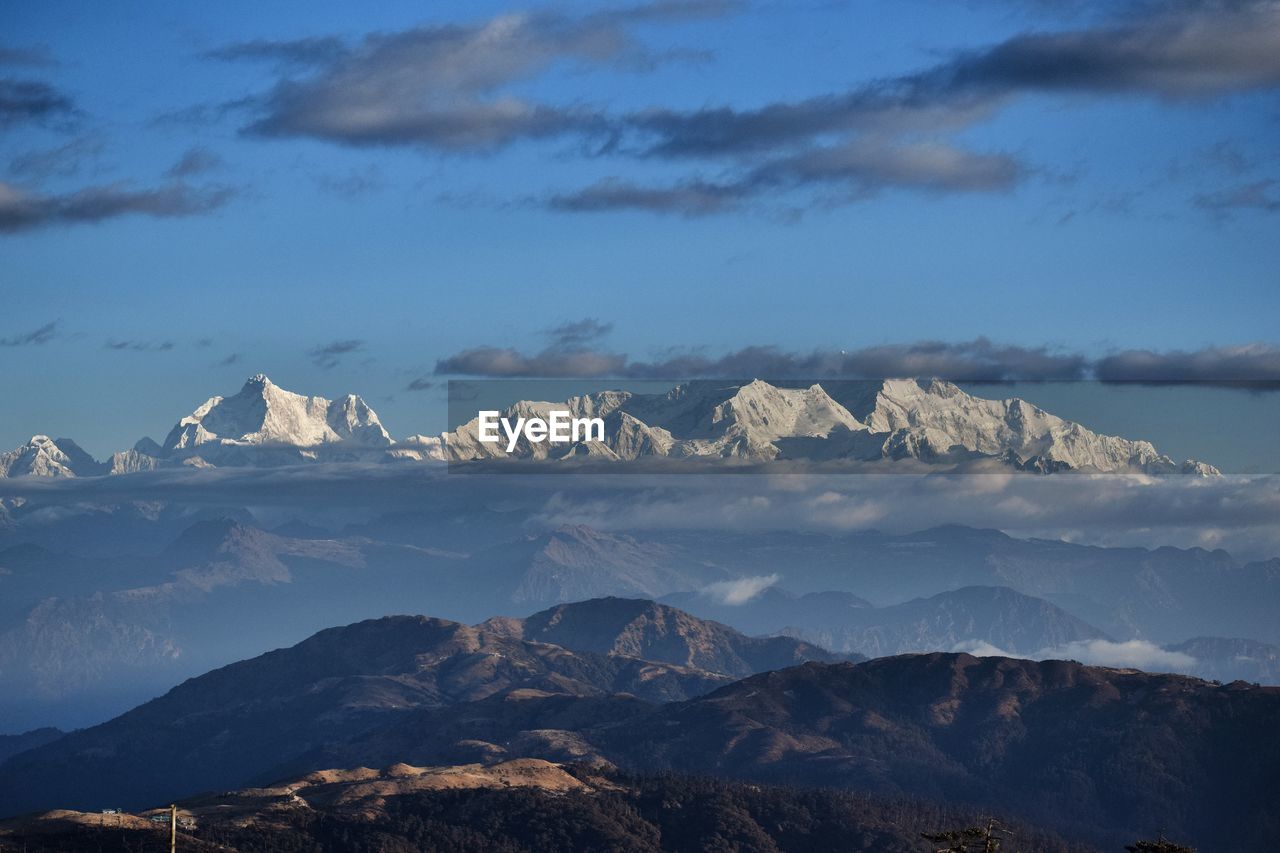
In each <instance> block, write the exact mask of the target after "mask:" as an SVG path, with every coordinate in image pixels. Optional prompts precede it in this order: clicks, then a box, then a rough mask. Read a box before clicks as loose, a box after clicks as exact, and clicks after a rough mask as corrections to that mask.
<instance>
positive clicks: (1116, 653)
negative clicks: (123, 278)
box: [952, 640, 1196, 673]
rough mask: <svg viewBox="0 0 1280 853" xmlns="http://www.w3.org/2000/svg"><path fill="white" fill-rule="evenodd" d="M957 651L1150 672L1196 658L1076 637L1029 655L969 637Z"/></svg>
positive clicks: (1186, 668) (1180, 667)
mask: <svg viewBox="0 0 1280 853" xmlns="http://www.w3.org/2000/svg"><path fill="white" fill-rule="evenodd" d="M952 651H954V652H968V653H969V654H971V655H977V656H978V657H1008V658H1027V659H1028V660H1075V661H1080V663H1084V664H1089V665H1090V666H1111V667H1119V668H1122V669H1141V670H1146V671H1148V672H1182V673H1188V672H1190V671H1191V669H1192V668H1193V667H1194V666H1195V665H1196V659H1195V658H1193V657H1192V656H1191V655H1188V654H1183V653H1182V652H1171V651H1169V650H1167V649H1163V648H1161V647H1160V646H1157V645H1156V644H1155V643H1152V642H1150V641H1149V640H1125V641H1124V642H1121V643H1117V642H1113V641H1112V640H1076V641H1075V642H1071V643H1065V644H1063V645H1060V646H1050V647H1048V648H1044V649H1041V650H1040V651H1038V652H1036V653H1034V654H1030V655H1020V654H1015V653H1014V652H1010V651H1008V650H1006V649H1002V648H1000V647H999V646H995V645H992V644H991V643H988V642H986V641H984V640H966V641H965V642H962V643H957V644H956V645H955V646H954V647H953V648H952Z"/></svg>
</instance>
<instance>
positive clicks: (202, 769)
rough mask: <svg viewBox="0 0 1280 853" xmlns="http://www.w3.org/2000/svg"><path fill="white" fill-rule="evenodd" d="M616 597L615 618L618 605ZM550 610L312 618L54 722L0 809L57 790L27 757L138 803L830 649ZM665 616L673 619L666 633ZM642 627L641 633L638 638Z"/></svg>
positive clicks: (714, 682) (670, 690) (682, 623)
mask: <svg viewBox="0 0 1280 853" xmlns="http://www.w3.org/2000/svg"><path fill="white" fill-rule="evenodd" d="M621 611H625V612H626V613H627V614H628V617H627V618H621V619H620V618H619V614H620V612H621ZM566 615H567V618H566ZM558 622H568V623H571V624H572V625H573V626H575V630H574V636H572V637H559V638H558V639H559V640H560V642H558V643H556V644H553V643H551V642H549V641H547V640H546V639H545V637H544V638H542V639H538V638H536V637H532V636H531V637H529V638H522V636H521V635H522V634H523V633H524V632H523V630H522V628H523V626H524V624H525V623H522V622H519V621H515V620H494V621H491V622H487V623H484V624H481V625H479V626H475V627H470V626H467V625H463V624H460V623H457V622H452V621H449V620H442V619H429V618H426V617H407V616H406V617H386V618H382V619H376V620H370V621H365V622H360V623H357V624H355V625H351V626H348V627H346V628H338V629H331V630H327V631H322V632H320V633H319V634H316V635H315V636H313V637H311V638H310V639H308V640H306V641H304V642H302V643H300V644H298V645H296V646H293V647H291V648H288V649H284V650H279V651H274V652H269V653H267V654H265V655H261V656H259V657H256V658H253V659H251V660H248V661H243V662H241V663H237V664H233V665H231V666H227V667H223V668H221V669H218V670H215V671H213V672H211V673H208V674H206V675H203V676H200V677H199V678H195V679H192V680H189V681H187V682H185V683H183V684H182V685H180V686H178V687H176V688H174V689H173V690H171V691H170V692H169V693H167V694H166V695H164V696H163V697H161V698H159V699H156V700H153V701H151V702H148V703H146V704H144V705H142V706H140V707H139V708H137V709H135V710H133V711H130V712H128V713H127V714H125V715H123V716H121V717H118V718H116V719H115V720H112V721H110V722H108V723H104V724H103V725H100V726H95V727H93V728H90V729H86V730H83V731H79V732H75V733H73V734H70V735H67V736H66V737H64V738H62V739H60V740H58V741H57V742H56V743H54V744H51V745H50V746H49V747H47V749H49V750H52V752H51V753H43V754H41V755H44V756H46V757H41V755H37V754H36V752H35V751H28V752H27V753H24V756H26V758H24V760H27V759H29V760H30V761H31V762H32V763H31V764H29V765H28V768H29V769H28V770H26V771H23V772H22V775H23V777H24V778H25V779H26V782H25V783H24V785H23V786H22V787H24V788H26V789H27V790H28V791H30V792H32V793H31V796H28V795H27V794H23V793H21V791H19V790H17V789H16V788H15V789H12V790H5V791H3V793H0V801H3V802H6V803H9V804H10V805H8V806H6V807H5V809H0V811H3V810H8V811H18V810H23V809H26V808H35V807H39V806H41V805H50V806H51V805H54V804H55V803H53V802H52V801H50V800H48V799H47V797H48V796H50V794H48V792H51V791H53V790H54V789H55V788H57V789H58V790H59V791H61V790H62V789H61V788H60V787H59V786H61V785H62V781H61V780H62V779H63V776H62V774H63V772H64V771H61V770H47V772H46V770H41V769H39V768H46V769H47V768H51V767H54V766H55V764H56V763H57V762H54V764H50V763H49V761H48V760H47V756H49V755H60V756H62V757H63V758H61V759H58V761H64V760H65V761H68V762H74V763H83V767H84V770H85V773H84V774H83V776H82V779H81V782H79V783H76V784H77V785H79V786H80V787H78V788H76V789H75V792H72V791H70V790H68V791H67V794H68V795H72V794H73V799H74V802H70V801H68V802H67V803H63V804H64V805H82V806H83V805H86V804H91V803H92V802H93V800H94V798H96V797H100V796H106V795H107V794H109V793H111V792H113V791H114V792H115V793H116V795H117V796H119V797H122V798H126V799H129V800H130V801H139V800H145V799H146V798H147V797H149V796H162V795H163V794H162V790H161V788H159V787H157V786H163V785H173V784H178V787H180V788H181V789H182V791H184V792H187V793H194V792H196V791H199V790H204V789H206V788H214V787H233V786H236V785H240V784H244V783H245V782H246V781H247V780H250V779H258V778H259V777H260V776H261V777H262V779H261V781H269V779H270V778H271V774H272V773H273V772H277V769H278V768H285V767H289V766H291V765H292V763H293V762H296V761H299V760H303V759H304V758H305V756H307V755H308V754H310V753H316V754H321V752H322V751H323V750H324V748H325V747H326V745H327V744H330V743H336V744H339V745H344V744H346V743H348V742H349V741H352V740H353V739H355V738H357V737H360V736H368V733H369V732H370V731H371V730H375V729H378V728H385V727H386V726H392V725H399V724H400V723H403V722H404V720H405V718H406V715H408V714H410V713H411V712H412V711H414V710H422V709H428V710H429V709H439V708H444V707H448V706H453V705H457V704H459V703H464V702H477V701H479V700H482V699H485V698H487V697H507V698H510V697H513V696H514V697H517V698H518V697H520V696H523V695H534V696H538V695H542V694H561V695H569V696H582V697H595V698H602V697H612V696H615V695H617V694H626V696H628V697H635V698H626V699H623V700H621V701H622V705H623V707H627V708H629V707H631V706H632V705H634V704H635V703H636V702H637V701H640V700H647V701H654V702H657V701H670V700H673V699H682V698H687V697H690V696H693V695H697V694H700V693H704V692H707V691H708V690H711V689H713V688H715V687H718V686H720V685H722V684H724V683H726V682H727V681H729V680H731V678H732V677H734V676H738V675H743V674H747V673H751V672H761V671H764V670H765V669H768V668H771V667H774V666H778V665H783V664H790V663H794V662H798V661H804V660H812V659H817V660H834V659H837V657H838V656H836V655H833V654H831V653H829V652H826V651H824V650H822V649H818V648H815V647H813V646H810V645H808V644H806V643H803V642H801V641H799V640H794V639H791V638H787V637H777V638H771V639H768V640H753V639H751V638H749V637H745V636H742V635H741V634H738V633H737V632H736V631H733V630H732V629H729V628H727V627H725V626H723V625H717V624H714V623H704V622H701V621H700V620H697V619H694V618H693V617H691V616H688V615H687V614H683V613H680V612H679V611H676V610H675V609H674V608H669V607H664V606H662V605H656V604H653V603H652V602H627V601H619V600H614V599H602V600H598V601H593V602H584V603H581V604H577V605H573V606H572V607H571V608H570V609H569V612H568V614H566V611H565V609H559V610H557V611H556V612H554V613H542V614H535V615H534V616H532V617H530V619H529V620H527V624H528V625H529V630H530V633H531V634H535V635H536V634H539V628H538V627H537V626H544V627H545V626H548V625H551V624H554V623H558ZM640 626H644V630H640ZM665 626H670V627H671V628H673V629H676V630H674V631H670V632H666V631H664V630H663V628H664V627H665ZM641 634H643V635H644V636H645V637H646V638H647V641H646V642H642V643H641V644H639V645H636V644H635V642H634V641H635V640H636V638H637V637H638V636H639V635H641ZM627 649H633V650H634V651H635V652H642V653H643V655H644V656H643V657H641V656H640V655H639V654H631V653H627V652H626V650H627ZM434 728H436V729H441V730H444V729H446V728H447V727H445V726H442V725H436V726H435V727H434ZM228 737H230V738H233V739H234V738H244V739H247V740H246V742H252V743H253V744H254V747H253V748H252V749H251V750H247V751H243V752H242V751H238V750H228V749H227V748H226V743H227V738H228ZM459 739H461V738H459ZM160 743H164V744H167V746H166V747H165V749H166V750H167V751H168V754H169V757H168V758H165V759H162V760H163V761H164V762H166V764H165V765H164V768H163V769H162V768H159V767H153V768H152V770H151V771H147V770H146V767H147V762H148V761H150V760H152V759H150V758H145V757H144V754H143V753H144V752H146V751H147V750H150V749H151V748H152V747H151V746H147V747H146V749H145V750H143V751H142V752H140V751H139V749H140V748H141V747H142V746H143V745H147V744H151V745H155V744H160ZM453 743H454V741H452V740H451V741H449V742H448V743H447V744H445V745H447V746H452V745H453ZM107 744H110V745H111V746H110V747H107V746H105V745H107ZM33 756H34V757H33ZM156 758H158V757H156ZM16 760H17V759H16V758H15V761H16ZM131 768H132V769H131ZM126 779H135V780H136V781H135V782H133V783H129V784H136V785H137V786H138V787H137V788H136V790H135V789H134V788H130V787H129V786H128V784H126V782H125V781H124V780H126ZM42 780H43V781H42ZM148 786H150V787H148ZM41 791H45V792H46V793H45V794H41V793H40V792H41ZM10 798H13V799H12V800H11V799H10Z"/></svg>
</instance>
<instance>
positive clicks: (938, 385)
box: [0, 374, 1218, 476]
mask: <svg viewBox="0 0 1280 853" xmlns="http://www.w3.org/2000/svg"><path fill="white" fill-rule="evenodd" d="M827 384H829V385H831V387H832V388H833V389H834V391H835V394H834V395H833V394H831V393H828V391H827V390H826V389H825V388H824V386H823V385H822V384H818V383H815V384H812V385H810V386H808V387H791V386H792V385H794V383H786V382H779V383H776V384H771V383H769V382H766V381H764V380H761V379H755V380H753V381H751V382H747V383H741V382H737V383H734V382H725V381H712V380H701V381H696V382H690V383H686V384H684V385H679V386H677V387H676V388H674V389H672V390H671V391H669V392H667V393H666V394H633V393H631V392H627V391H616V390H612V391H602V392H597V393H593V394H587V395H583V396H579V397H573V398H570V399H569V400H566V401H564V402H556V403H553V402H546V401H530V400H525V401H520V402H517V403H514V404H512V405H511V406H509V407H508V408H507V409H506V410H504V411H503V412H502V416H503V417H507V418H512V419H514V418H517V417H541V418H546V417H548V414H549V412H550V411H551V410H552V409H559V410H566V411H569V412H571V413H572V415H573V416H574V417H588V418H595V417H599V418H602V419H603V421H604V424H605V437H604V440H603V441H598V440H592V441H582V442H578V443H575V444H562V445H552V444H549V443H546V442H542V443H531V442H529V441H528V440H527V439H524V438H522V439H520V441H519V443H518V444H517V447H516V449H515V451H514V453H513V454H511V455H512V456H514V457H516V458H525V459H551V458H560V459H569V458H578V457H590V458H603V459H608V460H615V461H626V460H630V461H634V460H638V459H642V458H650V457H669V458H676V459H733V460H740V461H747V462H768V461H772V460H775V459H793V460H806V461H831V460H845V461H851V462H873V461H877V460H904V459H911V460H915V461H917V462H923V463H944V464H954V463H960V462H968V461H973V460H991V461H994V462H997V463H999V464H1001V465H1005V466H1008V467H1010V468H1013V469H1015V470H1020V471H1035V472H1040V473H1051V472H1055V471H1064V470H1082V471H1099V472H1139V473H1145V474H1174V473H1183V474H1197V475H1205V476H1207V475H1215V474H1217V473H1218V471H1217V469H1216V468H1214V467H1213V466H1211V465H1208V464H1206V463H1203V462H1198V461H1195V460H1186V461H1185V462H1183V463H1181V464H1178V463H1175V462H1174V461H1173V460H1172V459H1170V458H1168V457H1167V456H1163V455H1161V454H1160V453H1159V452H1158V451H1157V450H1156V449H1155V447H1153V446H1152V445H1151V443H1150V442H1147V441H1133V440H1129V439H1124V438H1119V437H1116V436H1106V435H1099V434H1098V433H1095V432H1092V431H1091V430H1089V429H1087V428H1085V427H1084V426H1082V425H1080V424H1077V423H1073V422H1071V421H1066V420H1063V419H1062V418H1059V417H1057V416H1055V415H1052V414H1049V413H1048V412H1045V411H1044V410H1042V409H1040V408H1038V407H1036V406H1034V405H1032V404H1030V403H1028V402H1026V401H1025V400H1021V399H1018V398H1011V399H1006V400H987V399H983V398H980V397H975V396H972V395H970V394H967V393H965V392H964V391H962V390H961V389H960V388H958V387H957V386H956V385H954V384H952V383H950V382H944V381H941V380H936V379H934V380H927V381H917V380H914V379H886V380H876V381H870V380H868V381H861V382H858V381H850V380H840V381H832V382H828V383H827ZM507 456H508V454H507V453H506V450H505V445H504V444H492V443H486V442H482V441H480V440H479V435H478V419H472V420H471V421H470V422H468V423H466V424H463V425H462V426H460V427H459V428H457V429H456V430H453V431H451V432H447V433H444V434H443V435H440V436H424V435H411V436H409V437H408V438H406V439H404V440H403V441H400V442H394V441H393V440H392V438H391V436H390V434H389V433H388V432H387V430H386V429H385V428H384V427H383V426H382V423H381V422H380V421H379V419H378V416H377V414H376V413H375V412H374V411H373V409H372V408H370V407H369V405H368V404H367V403H365V402H364V400H362V399H361V398H359V397H357V396H355V395H354V394H351V395H348V396H346V397H345V398H343V399H340V400H335V401H330V400H327V399H325V398H322V397H306V396H303V395H300V394H295V393H293V392H290V391H286V390H284V389H282V388H280V387H278V386H276V385H275V384H274V383H272V382H271V380H270V379H268V378H267V377H266V376H264V375H262V374H258V375H256V376H253V377H250V378H249V380H248V381H247V382H246V383H245V384H244V386H243V387H242V388H241V389H240V391H239V392H238V393H237V394H235V395H233V396H230V397H218V396H215V397H211V398H209V399H208V400H207V401H206V402H205V403H204V404H203V405H201V406H199V407H198V408H196V410H195V411H194V412H192V413H191V414H190V415H188V416H186V417H184V418H181V419H180V420H179V421H178V423H177V424H176V425H175V426H174V427H173V428H172V429H171V430H170V432H169V434H168V436H167V437H166V438H165V440H164V442H163V443H162V444H156V442H154V441H152V440H151V439H149V438H146V439H142V440H141V441H139V442H138V443H137V444H136V445H135V446H134V447H133V449H131V450H126V451H121V452H118V453H115V454H114V455H113V456H112V457H111V459H110V460H109V461H108V462H106V463H99V462H96V461H95V460H93V459H92V458H91V457H89V456H88V454H86V453H84V451H82V450H80V449H79V448H78V447H77V446H76V445H75V444H74V442H70V441H69V440H67V439H59V440H58V442H56V443H55V442H53V441H51V440H50V439H48V438H47V437H44V436H35V437H34V438H33V439H32V440H31V442H30V443H28V444H27V445H25V446H24V447H21V448H17V449H16V450H13V451H11V452H9V453H6V454H4V455H3V456H0V476H18V475H34V476H95V475H100V474H106V473H112V474H121V473H133V472H139V471H147V470H152V469H154V468H157V467H164V466H169V465H188V466H194V467H208V466H213V467H222V466H259V467H260V466H268V467H270V466H279V465H292V464H302V463H309V462H387V461H437V462H438V461H446V460H447V461H474V460H487V459H496V458H506V457H507Z"/></svg>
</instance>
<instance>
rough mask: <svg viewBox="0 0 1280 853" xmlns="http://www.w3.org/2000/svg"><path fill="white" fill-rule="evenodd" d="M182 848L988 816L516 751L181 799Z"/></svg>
mask: <svg viewBox="0 0 1280 853" xmlns="http://www.w3.org/2000/svg"><path fill="white" fill-rule="evenodd" d="M178 813H179V816H180V820H181V830H180V831H181V839H180V842H179V848H180V849H182V850H196V851H206V850H207V851H212V850H219V849H220V850H239V851H267V850H272V851H285V850H344V851H346V850H379V851H386V853H401V851H403V853H410V851H421V850H432V851H440V853H452V852H453V851H457V853H463V851H476V850H484V851H500V853H508V852H509V853H516V851H529V853H534V851H537V853H544V851H580V850H609V851H632V853H644V851H668V850H672V851H674V850H680V851H701V850H737V851H762V853H763V851H778V850H795V851H808V850H874V851H883V853H908V851H910V852H911V853H918V852H919V851H923V850H925V849H931V847H930V845H928V844H927V843H925V842H924V841H923V840H922V838H921V834H922V833H924V832H936V831H938V830H939V828H943V827H965V826H970V825H973V824H978V823H984V822H985V820H986V818H985V816H984V815H981V814H978V813H976V812H974V811H972V810H968V809H962V808H952V807H940V806H936V805H933V804H929V803H924V802H919V801H914V800H903V799H896V800H891V799H885V798H878V797H873V796H868V795H865V794H858V793H853V792H846V791H833V790H818V789H807V790H805V789H796V788H781V787H772V786H761V785H755V784H748V783H742V782H730V781H724V780H716V779H708V778H705V777H689V776H680V775H676V774H657V775H635V774H625V773H619V772H617V771H615V770H609V769H607V768H602V767H599V766H594V767H593V766H587V765H567V766H561V765H557V764H551V763H548V762H544V761H538V760H535V759H522V760H518V761H511V762H506V763H503V764H499V765H494V766H490V767H486V768H482V767H480V766H478V765H467V766H460V767H445V768H417V767H410V766H407V765H403V764H401V765H396V766H393V767H391V768H388V769H387V770H385V771H374V770H368V769H360V770H351V771H332V770H331V771H323V772H319V773H313V774H310V775H309V776H307V777H304V778H302V779H297V780H292V781H290V782H288V783H281V784H278V785H274V786H271V787H269V788H258V789H250V790H243V791H236V792H226V793H223V794H219V795H216V796H209V797H202V798H197V799H193V800H189V801H186V802H183V803H180V804H179V812H178ZM152 816H155V817H157V818H160V819H161V820H167V818H168V810H167V809H164V810H155V811H152V812H147V813H143V814H141V815H105V816H104V815H100V814H84V813H78V812H54V813H50V814H47V815H42V816H39V817H35V818H31V819H26V820H18V821H8V822H4V823H0V848H3V849H8V847H15V848H16V849H24V848H25V849H26V850H28V851H30V853H38V851H54V850H58V851H64V850H94V851H98V850H101V851H121V853H124V851H135V853H136V851H148V850H154V851H162V850H167V849H168V832H167V824H166V823H161V824H159V825H156V824H153V823H152V822H151V820H150V818H151V817H152ZM1006 829H1007V831H1008V832H1009V833H1010V835H1009V836H1008V837H1010V838H1012V839H1013V840H1015V841H1016V842H1017V844H1018V845H1020V847H1019V849H1027V850H1036V851H1042V853H1081V851H1084V850H1086V849H1087V848H1085V847H1083V846H1080V845H1072V844H1068V843H1067V842H1065V841H1064V840H1063V839H1061V838H1060V837H1058V836H1056V835H1054V834H1053V833H1051V832H1046V831H1044V830H1041V829H1038V828H1035V827H1032V826H1029V825H1026V824H1021V823H1016V822H1015V823H1012V824H1008V825H1006Z"/></svg>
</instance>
